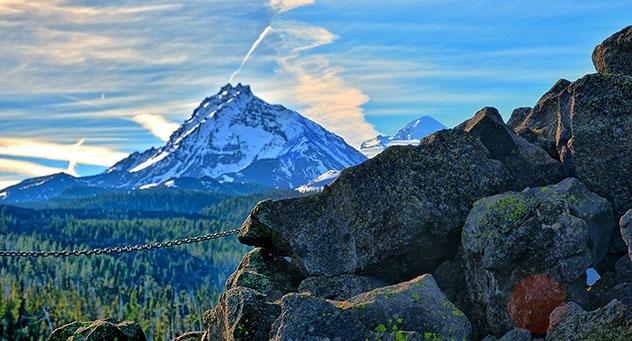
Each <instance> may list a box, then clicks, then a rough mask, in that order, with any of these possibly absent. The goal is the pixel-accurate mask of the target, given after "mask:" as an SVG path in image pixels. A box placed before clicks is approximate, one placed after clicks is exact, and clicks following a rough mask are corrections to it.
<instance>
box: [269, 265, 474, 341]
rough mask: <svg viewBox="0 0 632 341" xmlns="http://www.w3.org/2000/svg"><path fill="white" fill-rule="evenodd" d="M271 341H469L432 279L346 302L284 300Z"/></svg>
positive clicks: (461, 319)
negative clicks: (367, 340) (422, 340)
mask: <svg viewBox="0 0 632 341" xmlns="http://www.w3.org/2000/svg"><path fill="white" fill-rule="evenodd" d="M281 307H282V308H281V310H282V312H281V315H280V316H279V318H278V319H277V321H276V322H275V325H274V327H273V330H276V333H275V334H273V335H272V336H271V339H274V340H366V339H367V338H368V339H370V340H407V339H413V340H414V339H418V340H421V339H426V340H469V339H470V333H471V325H470V322H469V321H468V320H467V318H466V317H465V315H464V314H463V313H462V312H461V311H460V310H459V309H458V308H457V307H456V306H454V304H452V303H451V302H450V301H448V299H447V297H446V296H445V295H444V294H443V293H442V292H441V290H440V289H439V287H438V286H437V284H436V282H435V281H434V279H433V278H432V276H431V275H423V276H419V277H417V278H415V279H413V280H411V281H408V282H404V283H401V284H398V285H393V286H388V287H383V288H379V289H375V290H372V291H369V292H366V293H363V294H360V295H357V296H354V297H352V298H350V299H349V300H346V301H327V300H324V299H322V298H317V297H314V296H311V295H309V294H306V293H302V294H290V295H287V296H285V297H284V298H283V300H282V303H281Z"/></svg>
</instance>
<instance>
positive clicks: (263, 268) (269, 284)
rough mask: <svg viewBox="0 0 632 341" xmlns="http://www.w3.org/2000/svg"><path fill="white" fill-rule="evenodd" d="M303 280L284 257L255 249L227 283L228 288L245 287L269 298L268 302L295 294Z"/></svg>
mask: <svg viewBox="0 0 632 341" xmlns="http://www.w3.org/2000/svg"><path fill="white" fill-rule="evenodd" d="M302 279H303V276H302V275H301V274H300V272H299V271H298V269H296V267H294V266H293V265H292V264H290V263H289V262H288V261H286V260H285V259H284V258H283V257H279V256H275V255H273V254H272V253H270V252H269V251H267V250H266V249H262V248H255V249H253V250H252V251H250V252H248V253H247V254H246V255H244V257H243V259H242V260H241V262H240V263H239V266H238V267H237V270H235V272H234V273H233V274H232V275H231V276H230V277H229V278H228V280H227V281H226V288H227V289H230V288H235V287H244V288H250V289H254V290H256V291H258V292H259V293H261V294H264V295H266V296H267V300H268V301H275V300H278V299H280V298H281V297H282V296H283V295H285V294H287V293H289V292H295V291H296V289H297V288H298V285H299V283H300V282H301V280H302Z"/></svg>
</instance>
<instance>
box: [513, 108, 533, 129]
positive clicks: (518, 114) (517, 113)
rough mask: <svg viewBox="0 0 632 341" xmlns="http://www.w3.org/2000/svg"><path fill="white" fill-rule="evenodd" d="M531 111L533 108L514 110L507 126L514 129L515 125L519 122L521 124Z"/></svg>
mask: <svg viewBox="0 0 632 341" xmlns="http://www.w3.org/2000/svg"><path fill="white" fill-rule="evenodd" d="M531 110H533V108H531V107H520V108H516V109H514V110H513V111H512V112H511V117H510V118H509V121H507V125H508V126H509V127H511V128H512V129H514V128H516V125H517V124H520V122H522V121H523V120H524V119H525V117H527V115H529V113H530V112H531Z"/></svg>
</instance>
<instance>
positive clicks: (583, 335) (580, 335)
mask: <svg viewBox="0 0 632 341" xmlns="http://www.w3.org/2000/svg"><path fill="white" fill-rule="evenodd" d="M546 340H547V341H549V340H550V341H558V340H559V341H562V340H576V341H593V340H609V341H627V340H632V307H630V306H627V305H625V304H622V303H621V302H619V301H617V300H613V301H612V302H610V303H609V304H608V305H607V306H605V307H603V308H600V309H597V310H594V311H585V310H584V309H582V308H581V307H580V306H579V305H577V304H575V303H573V302H571V303H568V304H565V305H563V306H561V307H558V308H556V309H555V310H554V311H553V313H551V323H550V325H549V329H548V331H547V333H546Z"/></svg>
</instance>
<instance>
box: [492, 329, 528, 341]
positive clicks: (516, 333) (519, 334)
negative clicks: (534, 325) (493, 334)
mask: <svg viewBox="0 0 632 341" xmlns="http://www.w3.org/2000/svg"><path fill="white" fill-rule="evenodd" d="M498 341H531V333H530V332H529V331H528V330H526V329H520V328H515V329H512V330H511V331H509V332H508V333H507V334H505V335H503V337H501V338H500V339H498Z"/></svg>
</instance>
